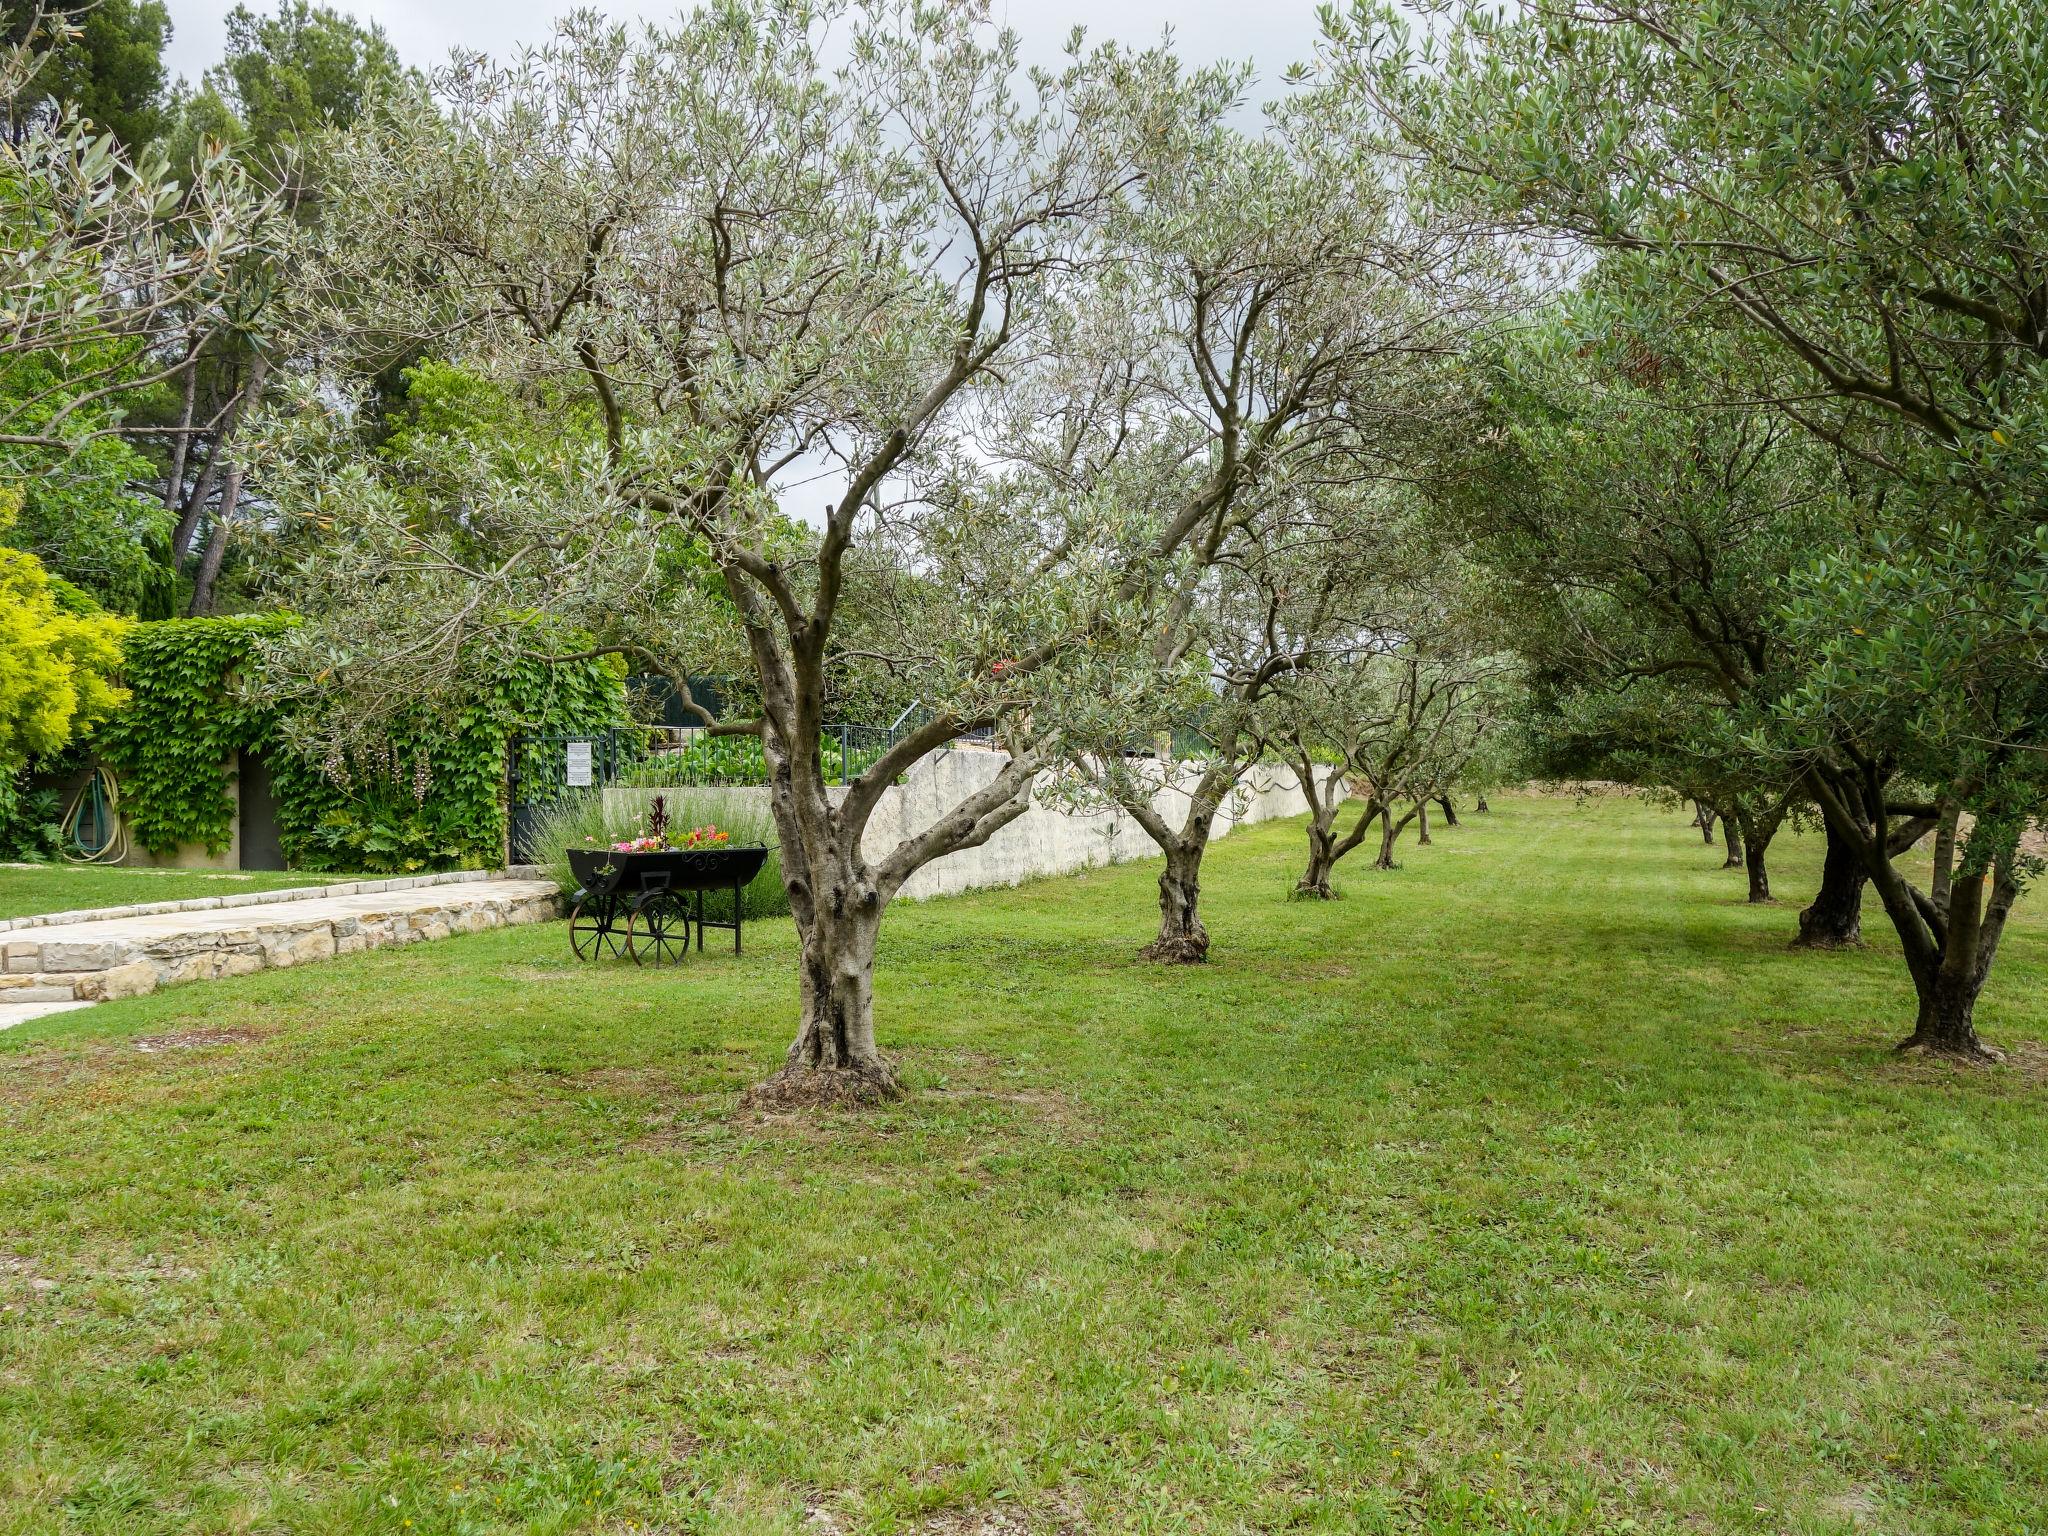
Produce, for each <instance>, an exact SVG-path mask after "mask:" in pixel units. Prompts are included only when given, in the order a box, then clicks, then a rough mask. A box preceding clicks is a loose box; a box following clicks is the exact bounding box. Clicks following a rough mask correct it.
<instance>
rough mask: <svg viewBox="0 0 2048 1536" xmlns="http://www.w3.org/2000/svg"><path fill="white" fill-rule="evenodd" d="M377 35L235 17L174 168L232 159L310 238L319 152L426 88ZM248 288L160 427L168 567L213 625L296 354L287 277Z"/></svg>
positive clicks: (293, 14) (190, 360)
mask: <svg viewBox="0 0 2048 1536" xmlns="http://www.w3.org/2000/svg"><path fill="white" fill-rule="evenodd" d="M419 86H420V82H419V80H418V79H417V77H416V76H414V75H412V74H409V73H408V72H407V71H406V70H405V69H404V68H403V67H402V66H401V65H400V63H399V60H398V55H397V53H396V52H395V51H394V50H393V49H392V47H391V44H390V42H389V41H388V40H387V39H386V38H385V36H384V33H383V31H382V29H381V28H378V27H376V26H374V25H370V26H366V25H364V24H362V23H360V22H357V21H356V20H354V19H353V18H352V17H350V16H347V15H345V14H343V13H341V12H339V11H335V10H332V9H329V8H328V7H325V6H313V5H309V4H307V3H306V0H280V4H279V6H278V9H277V12H276V14H275V15H259V14H258V13H256V12H254V11H251V10H250V9H249V8H248V7H247V6H243V5H238V6H236V7H235V8H234V9H233V10H232V11H230V12H229V13H228V17H227V51H226V54H225V56H224V57H223V59H222V61H221V62H220V63H219V64H217V65H215V66H214V67H213V68H212V69H209V70H208V71H207V72H206V76H205V79H204V81H203V82H202V83H201V85H200V87H199V89H198V90H197V91H196V92H194V93H193V94H192V95H191V96H190V97H188V98H187V99H186V100H184V101H182V102H181V103H179V106H178V114H177V120H176V123H175V125H174V126H173V127H172V129H171V131H170V132H169V133H168V134H167V136H166V147H167V150H168V152H169V154H170V156H171V158H172V160H173V162H174V163H196V162H198V161H200V160H202V159H204V158H205V157H206V156H207V155H209V154H216V155H217V154H220V153H223V152H224V153H226V154H228V155H231V156H232V157H233V158H234V159H235V160H236V161H237V162H239V163H240V164H242V165H243V166H245V167H246V168H247V169H248V171H249V174H250V175H251V176H252V178H253V179H254V180H255V181H257V182H258V183H259V184H261V185H263V186H265V187H267V188H270V189H271V190H272V191H273V192H274V193H275V195H276V196H278V197H279V198H280V199H282V200H283V202H284V203H285V204H286V205H287V206H288V207H289V208H290V209H291V210H292V212H293V215H294V217H295V218H296V219H297V221H298V222H299V223H300V224H301V225H303V226H307V227H311V226H312V225H314V224H316V223H317V222H318V220H319V218H320V217H321V195H322V194H321V188H322V186H323V179H324V172H323V165H324V160H323V154H324V149H323V146H324V144H325V142H326V140H327V138H328V136H329V135H331V134H333V133H335V132H339V131H342V130H345V129H347V128H348V127H349V126H350V125H352V124H353V123H355V122H356V121H357V119H358V118H360V117H361V115H362V113H363V111H364V109H365V107H366V106H367V104H368V103H369V102H371V101H372V100H373V99H375V98H376V96H377V95H378V93H380V92H384V91H392V90H401V89H418V88H419ZM266 278H267V281H265V282H262V283H252V284H251V285H250V287H249V293H250V298H251V302H250V303H249V304H247V305H246V306H245V308H244V310H243V312H242V314H241V315H240V317H239V323H238V324H236V325H235V326H233V327H231V328H225V329H219V330H216V331H215V332H213V333H212V334H210V335H208V336H207V337H205V338H203V339H197V340H195V341H194V342H192V343H189V344H188V346H187V348H186V355H185V357H184V358H183V359H182V362H181V366H180V368H179V371H178V374H177V376H176V378H175V380H174V381H173V384H172V387H171V388H170V389H169V390H167V392H166V395H165V398H164V399H163V401H162V402H161V404H160V407H159V409H158V410H157V412H156V414H155V415H154V417H153V418H152V420H153V423H154V425H155V426H156V427H157V430H158V433H159V441H160V443H161V444H162V449H161V451H162V454H163V462H164V466H165V468H164V473H163V486H164V489H163V501H164V505H165V507H166V508H167V510H168V511H169V512H170V514H171V519H172V524H171V530H170V535H169V557H170V559H171V561H172V563H173V565H174V566H175V567H177V568H178V569H180V570H181V571H183V572H184V573H185V574H186V575H188V576H189V579H190V581H191V592H190V597H189V599H188V602H187V611H188V612H190V613H193V614H203V613H210V612H212V611H213V610H214V607H215V605H216V603H217V601H218V597H219V586H220V582H221V577H222V572H223V570H224V569H225V567H226V563H227V558H228V552H229V548H230V544H231V541H233V540H234V538H235V537H236V535H237V532H238V530H242V529H244V528H245V526H246V525H247V523H248V522H249V521H250V519H249V516H248V512H249V509H248V507H247V505H246V504H245V498H246V497H247V496H248V495H249V494H250V492H249V488H248V466H247V464H246V463H245V462H244V460H243V459H242V457H241V456H240V455H239V454H238V453H237V452H236V450H235V445H236V443H237V442H238V441H239V440H240V437H241V434H242V432H243V430H244V429H245V428H246V427H247V425H248V423H249V422H250V420H251V419H252V418H253V417H254V416H255V415H256V413H257V412H258V410H259V409H260V407H261V405H262V403H263V401H264V400H265V398H266V397H267V396H268V395H269V393H270V392H271V391H272V390H273V389H275V388H276V386H277V385H278V383H279V381H280V377H281V374H282V372H283V370H284V364H283V359H284V358H285V357H286V356H287V355H288V354H289V353H290V351H291V349H292V342H291V341H290V340H289V339H288V336H287V329H288V328H287V326H286V325H285V322H284V321H283V320H282V318H281V316H280V314H279V309H280V304H279V302H278V300H279V297H280V294H279V291H278V290H279V288H280V286H281V285H283V284H285V283H286V282H287V281H288V279H287V276H286V274H285V272H284V271H283V270H282V269H280V270H277V271H273V272H271V273H268V274H266Z"/></svg>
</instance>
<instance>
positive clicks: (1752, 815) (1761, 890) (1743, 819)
mask: <svg viewBox="0 0 2048 1536" xmlns="http://www.w3.org/2000/svg"><path fill="white" fill-rule="evenodd" d="M1735 815H1736V819H1737V821H1738V823H1739V824H1740V827H1741V831H1742V853H1743V866H1744V868H1745V870H1746V871H1747V872H1748V875H1749V899H1750V901H1751V902H1752V903H1754V904H1756V905H1759V906H1760V905H1762V904H1764V903H1766V902H1768V901H1769V900H1770V899H1771V873H1770V867H1769V865H1768V863H1767V862H1766V856H1767V855H1768V854H1769V852H1770V848H1771V840H1772V839H1773V838H1775V837H1776V836H1777V835H1778V828H1779V827H1781V826H1783V825H1784V822H1785V802H1784V801H1783V800H1780V801H1779V802H1778V803H1777V805H1776V806H1775V807H1774V808H1772V809H1770V810H1766V811H1756V810H1751V809H1750V808H1749V807H1748V806H1747V805H1738V806H1737V807H1736V811H1735Z"/></svg>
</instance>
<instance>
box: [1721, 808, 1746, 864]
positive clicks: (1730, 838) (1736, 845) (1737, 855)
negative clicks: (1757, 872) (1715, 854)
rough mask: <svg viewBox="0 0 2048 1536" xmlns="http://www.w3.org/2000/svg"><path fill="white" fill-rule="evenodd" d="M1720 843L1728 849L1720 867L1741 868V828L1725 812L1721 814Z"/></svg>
mask: <svg viewBox="0 0 2048 1536" xmlns="http://www.w3.org/2000/svg"><path fill="white" fill-rule="evenodd" d="M1721 841H1722V842H1723V844H1725V845H1726V847H1727V849H1728V857H1727V858H1725V859H1723V860H1722V861H1721V867H1722V868H1723V869H1740V868H1742V828H1741V827H1740V826H1739V825H1738V824H1737V822H1736V820H1735V818H1734V817H1733V816H1731V815H1729V814H1728V813H1727V812H1726V811H1723V812H1722V813H1721Z"/></svg>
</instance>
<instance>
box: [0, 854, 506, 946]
mask: <svg viewBox="0 0 2048 1536" xmlns="http://www.w3.org/2000/svg"><path fill="white" fill-rule="evenodd" d="M108 867H109V868H113V867H116V866H111V865H110V866H108ZM533 869H534V866H531V865H524V864H522V865H515V866H513V867H512V868H510V869H450V870H443V871H442V872H441V873H439V874H435V875H393V876H392V877H391V878H390V879H388V880H346V881H343V882H342V883H341V884H339V885H295V886H289V887H286V888H285V889H283V890H276V891H237V892H236V893H235V894H234V895H232V896H191V897H187V898H186V899H185V900H183V901H144V902H135V903H132V904H130V905H128V906H125V907H80V908H78V909H77V910H76V911H72V912H32V913H29V914H27V915H26V916H23V917H7V918H0V933H13V932H15V931H17V930H19V929H24V928H55V927H60V926H62V925H64V924H67V923H97V922H100V921H102V920H105V919H109V918H121V917H160V916H162V915H164V914H165V913H170V912H217V911H219V910H221V909H222V908H223V907H254V906H260V905H263V904H264V903H267V902H273V901H318V900H319V899H320V898H321V897H323V896H374V895H376V894H378V893H379V892H381V891H416V890H418V889H420V888H421V887H423V886H429V885H458V884H462V883H464V882H467V881H472V880H524V879H532V878H534V874H533Z"/></svg>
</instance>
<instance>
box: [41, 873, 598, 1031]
mask: <svg viewBox="0 0 2048 1536" xmlns="http://www.w3.org/2000/svg"><path fill="white" fill-rule="evenodd" d="M560 915H561V896H560V893H559V892H558V891H556V889H555V887H554V886H553V884H552V883H550V882H546V881H534V880H490V881H472V882H470V883H468V884H466V885H455V886H449V887H445V888H435V887H431V886H413V887H408V888H406V889H404V890H399V891H380V892H371V893H367V894H357V895H351V896H341V897H333V898H330V899H327V900H322V901H306V902H299V903H288V904H284V905H282V906H281V907H274V908H264V907H260V906H258V907H252V908H248V909H246V915H245V911H244V910H236V909H223V908H213V909H210V910H204V911H198V912H171V913H157V914H153V915H150V916H143V917H128V918H99V919H95V920H92V921H74V922H72V923H68V924H55V925H51V926H48V927H44V928H40V929H31V930H29V933H30V934H31V935H32V937H26V938H10V939H9V940H7V942H6V944H5V946H4V949H0V1007H4V1005H7V1004H12V1003H48V1002H72V1001H76V1002H99V1001H102V1000H105V999H109V998H117V997H138V996H141V995H142V994H143V993H146V992H154V991H155V990H156V989H157V988H158V987H160V986H172V985H175V984H177V983H180V982H187V981H210V980H212V979H214V978H216V977H220V976H242V975H247V974H248V973H250V972H252V971H263V970H272V969H278V968H282V967H285V966H293V965H303V964H306V963H308V962H309V961H314V960H325V959H328V958H329V957H331V956H334V955H348V954H355V953H358V952H360V951H362V950H367V949H383V948H386V947H387V946H390V945H394V944H411V943H415V942H418V941H421V940H425V939H445V938H447V937H449V936H450V935H451V934H457V933H481V932H483V931H484V930H486V929H489V928H503V927H509V926H511V925H514V924H518V923H538V922H545V921H547V920H548V919H550V918H554V917H559V916H560Z"/></svg>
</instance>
